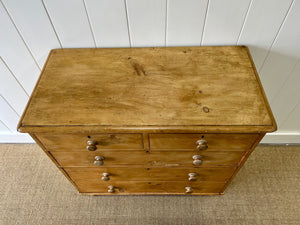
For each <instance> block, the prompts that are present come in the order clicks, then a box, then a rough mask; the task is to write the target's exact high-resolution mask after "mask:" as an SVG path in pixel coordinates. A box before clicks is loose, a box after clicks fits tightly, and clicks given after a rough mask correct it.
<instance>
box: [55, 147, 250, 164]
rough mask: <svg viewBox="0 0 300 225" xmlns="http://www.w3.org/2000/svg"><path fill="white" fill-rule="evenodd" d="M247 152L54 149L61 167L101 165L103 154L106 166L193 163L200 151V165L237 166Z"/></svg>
mask: <svg viewBox="0 0 300 225" xmlns="http://www.w3.org/2000/svg"><path fill="white" fill-rule="evenodd" d="M244 153H245V152H240V151H234V152H230V151H226V152H221V151H218V152H205V151H204V152H201V153H199V152H196V151H190V152H183V151H176V152H174V151H164V152H158V151H156V152H150V153H145V152H143V151H141V150H140V151H134V150H127V151H126V150H123V151H121V150H120V151H119V152H117V153H116V152H110V151H100V152H88V151H86V152H61V151H57V152H51V154H52V155H53V156H54V157H55V159H56V160H57V161H58V162H59V164H60V165H61V166H62V167H71V166H73V167H98V166H95V165H94V161H95V156H103V157H104V158H105V159H104V165H103V166H104V167H128V166H131V167H132V166H135V167H193V166H194V165H193V159H192V157H193V156H194V155H201V156H202V161H203V164H202V165H201V166H199V167H206V166H207V167H213V166H235V165H238V163H239V162H240V160H241V158H242V156H243V155H244Z"/></svg>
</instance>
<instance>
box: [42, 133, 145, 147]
mask: <svg viewBox="0 0 300 225" xmlns="http://www.w3.org/2000/svg"><path fill="white" fill-rule="evenodd" d="M37 137H38V138H39V139H40V141H41V142H42V143H43V144H44V145H45V147H46V148H47V149H48V150H49V151H87V149H86V146H87V141H89V140H94V141H96V142H97V144H96V146H97V150H96V151H97V152H98V151H101V150H105V149H109V150H110V151H111V150H120V149H143V139H142V138H143V137H142V134H78V133H77V134H62V133H61V134H43V133H41V134H37Z"/></svg>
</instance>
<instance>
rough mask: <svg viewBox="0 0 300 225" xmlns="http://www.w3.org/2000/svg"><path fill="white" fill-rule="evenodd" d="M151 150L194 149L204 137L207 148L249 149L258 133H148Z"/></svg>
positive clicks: (223, 149) (222, 149)
mask: <svg viewBox="0 0 300 225" xmlns="http://www.w3.org/2000/svg"><path fill="white" fill-rule="evenodd" d="M149 136H150V148H151V150H164V149H166V150H167V149H179V150H195V149H196V147H197V144H196V142H197V141H198V140H201V139H204V140H206V141H207V146H208V148H207V151H209V150H221V151H225V150H230V151H232V150H242V151H243V150H246V149H250V148H251V146H252V145H253V143H254V142H255V141H256V139H257V138H258V134H149Z"/></svg>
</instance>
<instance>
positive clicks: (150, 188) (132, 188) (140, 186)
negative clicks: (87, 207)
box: [74, 177, 225, 195]
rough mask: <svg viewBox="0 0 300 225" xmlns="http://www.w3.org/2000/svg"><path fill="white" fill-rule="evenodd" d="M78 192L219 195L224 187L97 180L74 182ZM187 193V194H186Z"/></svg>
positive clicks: (165, 182)
mask: <svg viewBox="0 0 300 225" xmlns="http://www.w3.org/2000/svg"><path fill="white" fill-rule="evenodd" d="M74 181H75V183H76V185H77V187H78V190H79V192H81V193H94V194H99V195H103V194H109V195H119V194H121V195H122V194H123V195H126V194H147V195H148V194H150V195H151V194H182V195H185V194H186V195H193V194H195V195H197V194H198V195H200V194H219V193H220V192H221V191H222V190H223V187H224V185H225V183H223V182H199V183H192V182H184V181H183V182H170V181H152V182H145V181H118V182H117V181H116V182H107V183H105V184H103V183H102V182H101V181H99V180H98V179H89V178H85V177H84V178H83V179H77V180H74ZM187 191H189V193H187Z"/></svg>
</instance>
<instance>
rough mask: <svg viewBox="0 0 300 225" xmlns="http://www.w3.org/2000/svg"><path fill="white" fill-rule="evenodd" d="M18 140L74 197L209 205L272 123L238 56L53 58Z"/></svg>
mask: <svg viewBox="0 0 300 225" xmlns="http://www.w3.org/2000/svg"><path fill="white" fill-rule="evenodd" d="M18 130H19V131H20V132H26V133H29V134H30V135H31V136H32V137H33V139H34V140H35V141H36V142H37V143H38V144H39V145H40V146H41V148H42V149H43V150H44V151H45V153H46V154H47V155H48V156H49V157H50V158H51V159H52V161H53V162H54V163H55V164H56V165H57V167H58V168H59V169H60V170H61V171H62V173H63V174H64V175H65V176H66V177H67V178H68V179H69V180H70V182H72V184H73V185H74V186H75V187H76V188H77V189H78V191H79V192H80V193H84V194H94V195H128V194H151V195H153V194H160V195H162V194H167V195H169V194H176V195H210V194H222V193H223V192H224V190H225V189H226V187H227V186H228V185H229V183H230V181H231V180H232V179H233V177H234V176H235V174H236V173H237V172H238V170H239V169H240V168H241V166H242V165H243V164H244V162H245V161H246V159H247V158H248V156H249V155H250V154H251V152H252V151H253V150H254V148H255V146H256V145H257V144H258V143H259V142H260V140H261V139H262V138H263V136H264V135H265V134H266V133H267V132H272V131H274V130H276V123H275V121H274V118H273V115H272V112H271V110H270V107H269V105H268V102H267V100H266V97H265V94H264V91H263V88H262V86H261V83H260V81H259V78H258V76H257V73H256V70H255V67H254V64H253V62H252V59H251V56H250V54H249V50H248V48H247V47H245V46H224V47H174V48H131V49H57V50H52V51H51V52H50V54H49V57H48V59H47V62H46V64H45V66H44V68H43V71H42V73H41V76H40V78H39V80H38V82H37V85H36V87H35V89H34V91H33V93H32V96H31V98H30V100H29V103H28V105H27V107H26V110H25V112H24V114H23V116H22V118H21V120H20V123H19V125H18Z"/></svg>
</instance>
